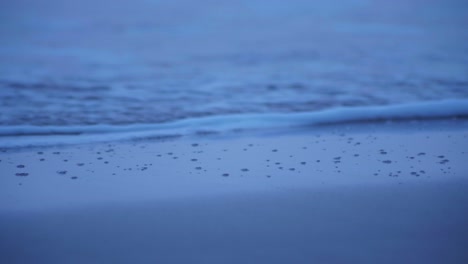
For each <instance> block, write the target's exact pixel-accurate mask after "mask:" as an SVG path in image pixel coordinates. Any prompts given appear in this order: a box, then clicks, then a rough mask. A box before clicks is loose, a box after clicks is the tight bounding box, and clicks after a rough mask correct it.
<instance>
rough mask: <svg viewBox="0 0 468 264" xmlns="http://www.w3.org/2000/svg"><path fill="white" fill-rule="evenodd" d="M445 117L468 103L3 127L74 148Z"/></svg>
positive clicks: (32, 141) (6, 136)
mask: <svg viewBox="0 0 468 264" xmlns="http://www.w3.org/2000/svg"><path fill="white" fill-rule="evenodd" d="M446 118H468V99H452V100H441V101H427V102H416V103H407V104H397V105H385V106H366V107H339V108H333V109H328V110H323V111H316V112H300V113H267V114H237V115H218V116H209V117H201V118H189V119H184V120H178V121H174V122H168V123H157V124H132V125H89V126H81V125H80V126H31V125H21V126H4V127H0V146H1V147H13V146H36V145H54V144H74V143H85V142H103V141H115V140H128V139H139V138H165V137H177V136H185V135H196V134H207V133H223V132H228V131H236V130H253V129H274V128H285V127H306V126H307V127H310V126H321V125H332V124H334V125H339V124H347V123H363V122H382V121H402V120H433V119H446Z"/></svg>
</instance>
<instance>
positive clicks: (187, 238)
mask: <svg viewBox="0 0 468 264" xmlns="http://www.w3.org/2000/svg"><path fill="white" fill-rule="evenodd" d="M442 124H443V125H442ZM257 132H258V133H251V132H249V133H239V134H229V135H221V136H220V135H210V136H204V137H184V138H180V139H176V140H147V141H142V140H139V141H134V142H114V143H102V144H86V145H69V146H55V147H45V148H37V147H35V148H31V149H20V150H17V151H6V152H3V153H1V158H0V159H1V162H0V170H1V171H2V174H3V175H2V177H1V178H0V201H1V202H0V233H2V237H1V238H0V248H1V249H0V255H1V256H2V257H0V260H2V259H3V260H5V261H0V262H8V263H64V262H66V263H98V262H99V261H101V262H102V261H104V262H112V263H134V262H138V263H187V262H199V263H262V262H264V263H286V262H289V263H310V262H317V263H348V262H351V263H356V262H358V263H395V262H398V263H460V264H461V263H465V262H466V261H467V260H468V254H467V253H466V250H464V247H465V245H466V244H467V243H468V229H466V222H467V221H468V213H466V212H467V210H466V208H467V207H466V204H468V169H467V167H466V160H467V156H468V153H467V151H466V149H468V129H467V128H466V124H465V123H464V122H460V121H444V122H443V123H434V122H429V123H428V122H412V123H398V124H395V123H393V124H392V123H387V124H370V125H359V126H341V127H324V128H322V129H320V130H315V131H310V130H306V129H289V130H288V129H285V130H284V131H279V130H275V131H257ZM41 159H43V160H42V161H41ZM17 173H27V174H28V175H27V176H16V175H17Z"/></svg>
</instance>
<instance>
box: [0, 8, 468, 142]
mask: <svg viewBox="0 0 468 264" xmlns="http://www.w3.org/2000/svg"><path fill="white" fill-rule="evenodd" d="M0 5H1V6H0V7H1V8H0V17H1V22H2V23H1V26H0V34H1V36H2V37H1V44H0V61H1V63H0V126H1V129H0V136H1V137H2V138H3V139H2V141H1V142H2V145H8V144H7V143H8V142H9V144H11V142H19V141H17V140H20V139H18V138H19V136H21V138H22V139H21V140H23V141H22V142H29V143H31V142H36V141H37V140H36V139H37V136H38V135H40V136H43V135H54V136H56V135H75V136H76V135H82V134H96V133H109V132H112V133H114V132H119V133H122V132H132V133H133V136H135V133H140V132H143V131H146V132H145V133H143V134H142V135H144V136H148V135H150V134H158V133H162V132H161V131H164V133H163V134H185V133H188V132H190V133H192V132H193V133H195V132H200V131H201V132H203V131H222V130H224V129H246V128H251V127H257V126H272V127H274V126H277V125H284V124H287V125H293V124H304V123H313V124H315V123H327V122H339V121H345V122H346V121H357V120H360V119H363V120H368V119H379V120H382V119H393V118H403V119H411V118H447V117H449V118H450V117H466V115H467V114H468V110H467V108H468V102H467V101H466V99H467V98H468V44H467V43H468V33H467V32H468V31H466V28H465V26H466V25H467V24H468V17H467V16H466V15H465V14H466V12H467V11H468V4H466V2H465V1H461V0H448V1H442V0H429V1H417V0H410V1H400V0H397V1H391V2H388V1H383V0H379V1H365V0H346V1H340V3H339V4H337V3H334V2H330V1H307V0H294V1H287V2H285V1H280V0H274V1H271V0H268V1H267V0H254V1H252V0H249V1H247V0H239V1H227V0H220V1H203V2H200V1H191V0H178V1H169V0H158V1H156V0H154V1H143V0H138V1H131V2H128V1H122V0H117V1H116V0H112V1H110V0H103V1H97V2H96V1H91V0H84V1H62V0H47V1H32V0H21V1H14V2H11V1H10V2H4V3H2V4H0ZM148 131H151V133H149V132H148ZM25 137H29V139H28V140H26V141H24V140H25V139H24V138H25ZM105 137H106V138H108V137H107V136H105ZM122 137H123V138H125V137H127V136H122ZM31 138H34V140H32V139H31ZM50 138H51V137H48V138H47V139H44V137H41V141H42V142H44V141H49V140H50ZM55 138H57V137H55ZM74 138H76V137H74ZM91 138H94V139H98V137H96V136H92V137H91ZM117 138H118V137H117ZM21 140H20V141H21ZM68 140H69V139H66V140H61V141H68ZM18 144H19V143H18Z"/></svg>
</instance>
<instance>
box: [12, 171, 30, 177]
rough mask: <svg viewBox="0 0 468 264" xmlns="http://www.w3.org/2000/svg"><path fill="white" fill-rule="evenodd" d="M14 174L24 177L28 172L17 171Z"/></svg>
mask: <svg viewBox="0 0 468 264" xmlns="http://www.w3.org/2000/svg"><path fill="white" fill-rule="evenodd" d="M15 175H16V176H19V177H26V176H28V175H29V173H27V172H18V173H16V174H15Z"/></svg>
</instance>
